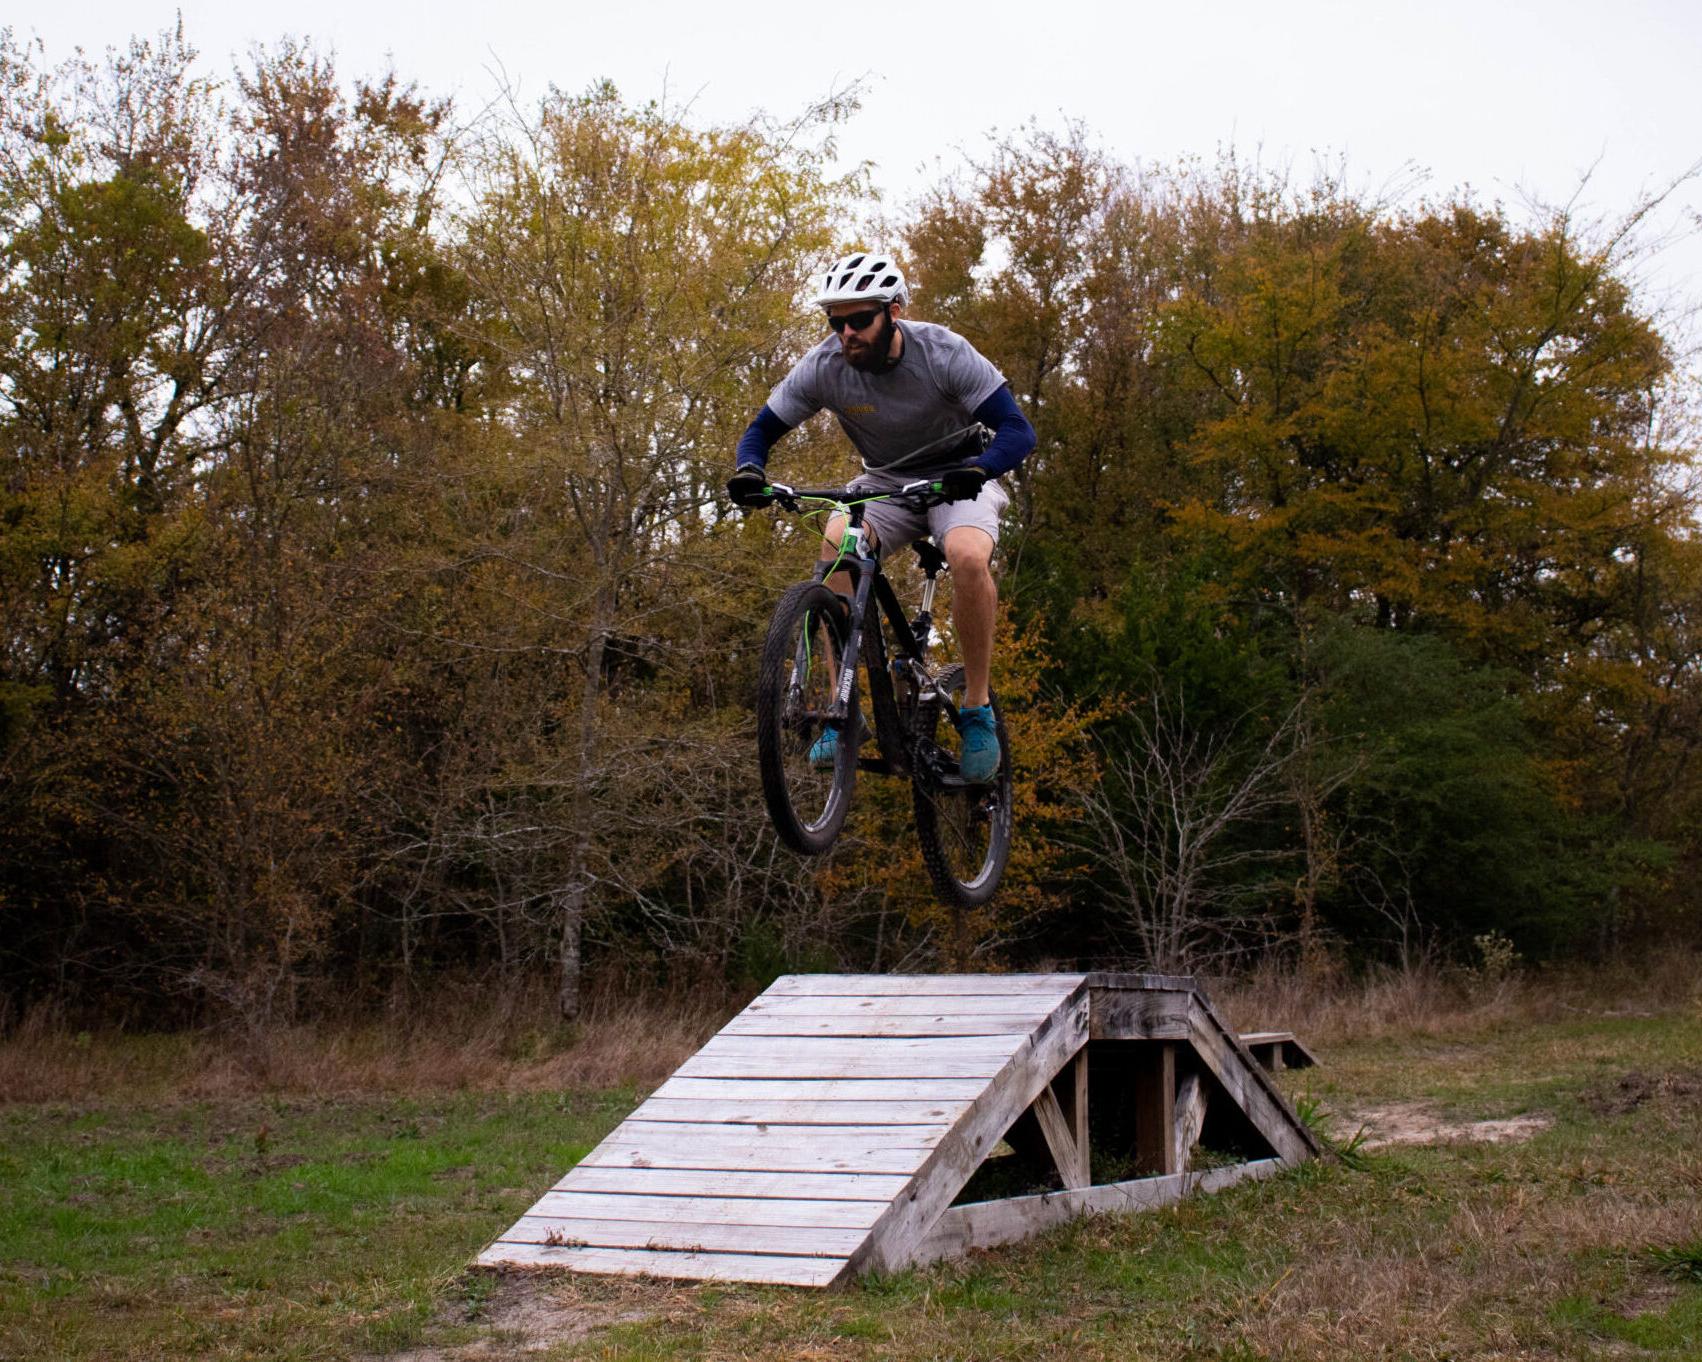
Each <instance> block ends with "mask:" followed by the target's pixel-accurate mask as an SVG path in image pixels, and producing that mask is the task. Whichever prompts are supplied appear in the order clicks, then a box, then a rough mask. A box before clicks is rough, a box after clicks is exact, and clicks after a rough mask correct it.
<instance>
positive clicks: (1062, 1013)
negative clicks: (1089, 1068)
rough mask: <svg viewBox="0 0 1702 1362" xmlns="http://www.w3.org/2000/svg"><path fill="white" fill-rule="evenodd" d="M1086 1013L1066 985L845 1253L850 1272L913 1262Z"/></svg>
mask: <svg viewBox="0 0 1702 1362" xmlns="http://www.w3.org/2000/svg"><path fill="white" fill-rule="evenodd" d="M1087 1017H1088V1000H1087V993H1086V990H1085V988H1081V989H1074V990H1072V992H1071V995H1070V997H1069V1000H1068V1001H1066V1002H1065V1003H1064V1004H1062V1005H1061V1006H1060V1007H1059V1008H1058V1009H1057V1011H1055V1012H1054V1013H1053V1014H1052V1015H1051V1017H1049V1018H1048V1019H1047V1020H1046V1022H1045V1023H1043V1024H1042V1025H1041V1026H1039V1027H1037V1028H1036V1029H1035V1031H1034V1033H1033V1035H1032V1036H1030V1037H1029V1038H1027V1039H1025V1040H1024V1041H1023V1043H1022V1045H1021V1046H1020V1048H1018V1050H1017V1051H1016V1052H1015V1053H1014V1054H1013V1055H1012V1056H1011V1058H1010V1060H1009V1062H1008V1063H1007V1064H1006V1065H1005V1066H1004V1067H1003V1068H1002V1069H1001V1070H1000V1071H999V1072H998V1074H997V1075H996V1076H995V1077H994V1078H993V1079H992V1081H991V1082H989V1083H988V1085H987V1091H986V1092H984V1093H983V1094H982V1095H981V1096H980V1097H978V1098H977V1099H976V1100H975V1101H974V1102H973V1103H972V1104H971V1106H970V1109H969V1110H968V1111H967V1112H966V1113H965V1114H964V1115H963V1116H962V1117H961V1118H960V1119H959V1120H958V1122H957V1124H956V1125H954V1126H953V1127H952V1129H951V1131H950V1133H949V1134H948V1135H947V1136H946V1138H945V1139H944V1140H942V1141H941V1142H940V1144H939V1146H938V1147H937V1148H936V1149H935V1150H934V1151H933V1152H932V1153H931V1154H930V1155H929V1156H928V1158H927V1161H926V1162H925V1163H923V1164H922V1166H921V1167H920V1168H918V1169H917V1171H916V1173H915V1175H914V1176H913V1177H912V1178H911V1179H910V1182H909V1183H908V1184H907V1185H906V1187H905V1190H904V1192H903V1193H901V1194H900V1195H899V1196H898V1197H897V1198H895V1199H894V1201H893V1204H892V1206H891V1207H890V1208H889V1209H888V1212H887V1214H886V1215H885V1216H883V1217H882V1218H881V1220H879V1221H878V1222H876V1224H875V1227H874V1229H873V1230H871V1231H870V1233H869V1237H868V1239H867V1240H866V1241H864V1243H863V1245H862V1247H861V1248H859V1249H858V1250H857V1251H856V1252H855V1253H854V1254H852V1255H851V1262H850V1266H849V1270H850V1271H852V1272H863V1271H867V1270H870V1269H894V1268H899V1267H903V1266H904V1265H906V1264H907V1263H909V1262H911V1261H913V1259H914V1256H915V1253H916V1250H917V1248H918V1247H919V1245H920V1244H921V1242H922V1240H923V1238H924V1236H925V1235H926V1234H927V1232H928V1230H929V1229H931V1228H932V1226H933V1224H934V1221H935V1220H937V1219H938V1218H939V1216H940V1213H941V1212H942V1211H944V1210H945V1208H946V1207H947V1206H948V1205H950V1204H951V1200H952V1198H953V1197H955V1196H956V1195H957V1193H958V1192H959V1191H960V1190H961V1189H962V1187H963V1184H964V1183H965V1182H967V1181H968V1180H969V1177H970V1175H971V1174H972V1173H974V1171H975V1169H976V1168H977V1167H978V1166H979V1165H980V1163H981V1161H982V1160H983V1159H985V1158H986V1157H987V1152H988V1151H989V1150H990V1149H992V1147H993V1146H994V1145H995V1144H997V1143H998V1141H999V1137H1000V1136H1001V1135H1002V1134H1003V1133H1004V1132H1005V1130H1006V1129H1007V1128H1009V1126H1010V1125H1011V1123H1012V1121H1013V1120H1014V1119H1015V1117H1016V1116H1017V1115H1018V1114H1019V1113H1021V1112H1022V1110H1023V1109H1024V1108H1025V1107H1027V1106H1029V1105H1030V1104H1031V1103H1032V1102H1033V1101H1034V1099H1035V1098H1036V1097H1037V1096H1039V1094H1040V1089H1041V1088H1043V1087H1045V1086H1047V1085H1048V1084H1050V1083H1051V1081H1052V1079H1053V1077H1054V1076H1055V1075H1056V1074H1057V1073H1058V1072H1059V1070H1061V1069H1062V1068H1063V1067H1064V1065H1065V1064H1066V1063H1068V1062H1069V1061H1070V1060H1071V1059H1073V1058H1074V1057H1075V1056H1076V1054H1077V1053H1078V1052H1079V1051H1080V1050H1081V1048H1082V1047H1083V1046H1084V1045H1086V1044H1087Z"/></svg>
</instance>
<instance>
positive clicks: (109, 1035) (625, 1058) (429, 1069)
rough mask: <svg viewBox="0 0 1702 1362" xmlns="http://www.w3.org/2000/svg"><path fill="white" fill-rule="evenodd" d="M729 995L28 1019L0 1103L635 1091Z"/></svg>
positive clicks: (10, 1058) (533, 992)
mask: <svg viewBox="0 0 1702 1362" xmlns="http://www.w3.org/2000/svg"><path fill="white" fill-rule="evenodd" d="M742 1001H743V1000H742V999H737V1000H735V999H729V998H726V997H723V996H718V995H716V994H714V993H712V992H702V991H697V992H689V991H685V990H680V991H676V992H661V991H654V992H649V993H641V994H631V993H624V994H623V993H620V992H617V991H615V990H613V989H602V990H597V991H594V992H592V993H591V994H589V995H588V997H587V998H586V1000H585V1005H584V1010H583V1012H582V1013H581V1016H580V1019H579V1020H578V1021H577V1022H575V1023H573V1024H572V1025H566V1024H563V1023H562V1022H560V1021H559V1020H558V1019H557V1018H556V1016H555V1013H554V994H553V992H552V990H551V989H550V988H549V987H548V986H544V985H540V986H539V987H536V988H519V989H512V988H511V989H504V990H491V991H490V992H489V993H486V992H485V991H483V990H478V989H473V988H469V987H466V986H462V987H453V988H445V989H443V990H442V991H441V992H440V993H439V994H438V995H436V996H434V997H431V998H428V999H425V1000H422V1001H417V1002H415V1003H413V1004H412V1005H409V1006H407V1007H399V1008H395V1009H392V1010H391V1011H390V1012H389V1013H388V1014H385V1015H380V1016H372V1017H364V1018H360V1019H355V1020H343V1021H323V1022H320V1023H317V1024H314V1025H310V1026H297V1027H289V1028H276V1029H273V1030H270V1031H264V1032H259V1033H255V1032H253V1031H250V1030H247V1029H244V1028H240V1027H237V1028H229V1029H221V1028H209V1029H202V1030H195V1031H184V1032H176V1033H171V1034H130V1033H125V1032H118V1031H108V1032H95V1033H90V1032H86V1031H74V1030H70V1029H67V1028H65V1027H63V1026H60V1025H58V1024H56V1022H55V1020H54V1019H53V1018H52V1017H51V1015H43V1014H35V1015H31V1016H27V1017H26V1018H25V1019H24V1020H23V1022H22V1024H21V1025H19V1026H18V1027H17V1028H16V1029H15V1030H14V1031H13V1032H12V1034H11V1035H9V1036H6V1037H4V1038H3V1039H0V1104H5V1103H18V1102H104V1101H111V1100H114V1099H119V1098H122V1099H126V1100H150V1101H152V1100H164V1101H172V1100H185V1101H193V1100H204V1099H225V1098H232V1097H244V1096H259V1095H262V1094H289V1095H297V1096H312V1097H330V1096H340V1095H352V1094H357V1093H359V1094H374V1093H407V1092H428V1091H429V1092H441V1091H446V1090H447V1091H454V1090H460V1089H483V1090H495V1091H545V1090H558V1089H559V1090H565V1089H596V1088H610V1087H619V1086H623V1085H631V1086H634V1087H641V1088H642V1087H649V1086H653V1085H655V1084H656V1083H659V1082H660V1081H661V1080H662V1079H663V1078H665V1077H666V1076H667V1075H668V1074H669V1073H671V1072H672V1071H673V1070H674V1069H675V1068H677V1067H678V1065H679V1064H680V1063H681V1061H683V1060H684V1059H685V1058H686V1057H687V1056H688V1055H690V1054H691V1053H692V1052H693V1051H694V1050H696V1049H697V1048H698V1047H699V1046H700V1045H702V1044H703V1042H704V1041H705V1040H706V1039H708V1037H709V1036H711V1035H712V1034H714V1032H715V1031H716V1030H717V1028H719V1027H720V1026H721V1025H722V1023H723V1022H724V1021H725V1020H726V1018H727V1016H728V1015H730V1013H731V1012H733V1011H735V1010H736V1008H737V1004H741V1003H742Z"/></svg>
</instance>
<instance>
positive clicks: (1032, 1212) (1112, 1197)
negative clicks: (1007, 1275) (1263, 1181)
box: [914, 1159, 1284, 1263]
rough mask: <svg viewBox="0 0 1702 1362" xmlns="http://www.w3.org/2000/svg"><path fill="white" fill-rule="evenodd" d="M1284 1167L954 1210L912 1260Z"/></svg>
mask: <svg viewBox="0 0 1702 1362" xmlns="http://www.w3.org/2000/svg"><path fill="white" fill-rule="evenodd" d="M1283 1167H1284V1164H1283V1162H1282V1160H1280V1159H1260V1160H1255V1161H1254V1162H1251V1163H1240V1164H1235V1165H1233V1166H1231V1167H1228V1168H1214V1169H1212V1170H1211V1171H1210V1172H1206V1173H1172V1174H1168V1175H1166V1176H1162V1177H1153V1178H1137V1179H1135V1180H1133V1181H1131V1182H1112V1183H1105V1184H1102V1185H1100V1186H1098V1187H1084V1188H1081V1189H1080V1190H1077V1191H1064V1192H1046V1193H1043V1194H1042V1195H1040V1196H1025V1197H1012V1198H1009V1199H1008V1200H1005V1201H981V1202H974V1203H971V1204H970V1205H967V1206H953V1207H951V1208H950V1209H949V1210H947V1211H946V1212H945V1213H944V1214H943V1215H941V1216H940V1218H939V1221H938V1223H937V1224H936V1225H935V1226H934V1228H933V1230H932V1231H931V1232H930V1233H929V1234H928V1236H927V1238H926V1239H925V1240H923V1242H922V1243H921V1244H920V1245H919V1246H918V1248H917V1250H916V1256H915V1260H914V1261H915V1262H917V1263H929V1262H934V1261H935V1260H937V1259H940V1258H947V1257H953V1256H956V1255H958V1254H961V1253H965V1252H967V1251H968V1250H970V1249H979V1248H993V1247H995V1246H997V1245H999V1244H1008V1243H1012V1242H1013V1241H1015V1240H1018V1239H1026V1238H1027V1237H1028V1236H1029V1235H1031V1234H1034V1233H1036V1232H1038V1231H1040V1230H1044V1229H1048V1228H1050V1227H1051V1226H1054V1225H1061V1224H1063V1223H1064V1222H1065V1221H1068V1220H1074V1219H1075V1218H1076V1217H1077V1216H1080V1215H1087V1214H1104V1213H1116V1212H1132V1211H1149V1210H1154V1209H1157V1208H1158V1207H1161V1206H1169V1205H1171V1204H1173V1203H1174V1202H1177V1201H1180V1200H1181V1199H1182V1198H1183V1197H1184V1196H1188V1195H1190V1194H1192V1193H1195V1192H1207V1193H1210V1192H1219V1191H1222V1190H1223V1189H1224V1188H1225V1187H1230V1186H1233V1185H1234V1184H1235V1183H1237V1182H1242V1181H1245V1180H1248V1179H1257V1178H1268V1177H1271V1176H1272V1175H1273V1174H1276V1173H1280V1172H1281V1171H1282V1170H1283Z"/></svg>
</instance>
